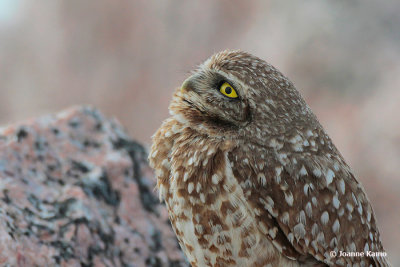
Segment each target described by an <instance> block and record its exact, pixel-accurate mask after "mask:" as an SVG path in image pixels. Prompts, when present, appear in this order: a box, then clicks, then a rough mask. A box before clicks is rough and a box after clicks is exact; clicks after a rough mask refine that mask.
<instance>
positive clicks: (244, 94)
mask: <svg viewBox="0 0 400 267" xmlns="http://www.w3.org/2000/svg"><path fill="white" fill-rule="evenodd" d="M170 111H171V114H172V115H175V117H176V118H177V119H178V120H180V121H181V122H183V123H186V124H187V123H188V124H190V126H191V127H193V128H196V129H197V130H199V131H204V132H205V133H207V135H213V133H215V135H216V136H221V132H222V133H223V134H224V135H225V136H228V135H229V134H230V133H232V136H236V137H237V136H238V134H239V136H240V135H242V136H245V135H247V134H248V133H254V132H263V133H264V134H271V133H276V134H280V133H281V131H282V129H290V128H291V127H292V126H293V125H296V123H297V122H299V123H300V124H303V125H304V122H305V121H310V118H309V115H310V112H309V109H308V106H307V104H306V103H305V102H304V100H303V99H302V98H301V96H300V94H299V93H298V92H297V90H296V89H295V88H294V86H293V84H292V83H291V82H290V81H289V80H288V79H287V78H286V77H284V76H283V75H282V74H281V73H280V72H279V71H278V70H276V69H275V68H274V67H272V66H271V65H269V64H268V63H266V62H265V61H264V60H261V59H259V58H257V57H255V56H253V55H251V54H248V53H245V52H242V51H223V52H220V53H218V54H215V55H213V56H212V57H211V58H209V59H208V60H206V61H205V62H204V63H203V64H202V65H200V67H199V68H198V69H197V70H196V71H194V73H193V75H192V76H190V77H189V78H187V79H186V80H185V81H184V83H183V84H182V86H181V87H180V88H178V89H177V91H176V92H175V95H174V98H173V101H172V103H171V105H170ZM289 114H290V116H289ZM302 118H303V119H302ZM304 118H306V119H304ZM264 137H265V136H264ZM264 137H261V136H260V138H264Z"/></svg>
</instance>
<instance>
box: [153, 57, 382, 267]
mask: <svg viewBox="0 0 400 267" xmlns="http://www.w3.org/2000/svg"><path fill="white" fill-rule="evenodd" d="M169 109H170V114H171V117H170V118H168V119H167V120H166V121H164V123H163V124H162V126H161V127H160V129H159V130H158V131H157V132H156V134H155V135H154V137H153V145H152V148H151V152H150V155H149V160H150V164H151V166H152V167H153V168H154V169H155V172H156V176H157V178H158V189H159V192H160V198H161V199H164V200H165V202H166V205H167V208H168V211H169V215H170V220H171V223H172V226H173V228H174V230H175V233H176V235H177V237H178V240H179V243H180V245H181V247H182V249H183V251H184V252H185V254H186V256H187V258H188V260H189V261H190V263H191V264H192V266H220V267H221V266H326V265H328V266H388V262H387V259H386V258H385V257H384V256H383V252H384V249H383V247H382V244H381V241H380V236H379V231H378V229H377V226H376V222H375V215H374V212H373V210H372V207H371V205H370V203H369V201H368V199H367V197H366V195H365V192H364V190H363V188H362V186H361V184H360V183H359V182H358V181H357V180H356V179H355V177H354V175H353V174H352V172H351V170H350V168H349V167H348V165H347V164H346V163H345V161H344V160H343V158H342V156H341V155H340V153H339V151H338V150H337V149H336V147H335V146H334V145H333V143H332V141H331V140H330V138H329V137H328V135H327V134H326V133H325V131H324V129H323V128H322V126H321V125H320V124H319V122H318V120H317V119H316V117H315V115H314V114H313V113H312V111H311V110H310V108H309V107H308V105H307V104H306V103H305V102H304V100H303V98H302V97H301V96H300V94H299V92H298V91H297V90H296V89H295V87H294V85H293V84H292V83H291V82H290V81H289V80H288V79H287V78H286V77H285V76H283V75H282V74H281V73H280V72H279V71H278V70H277V69H275V68H274V67H272V66H271V65H270V64H268V63H266V62H265V61H263V60H261V59H259V58H257V57H255V56H252V55H250V54H248V53H245V52H241V51H223V52H220V53H217V54H215V55H213V56H212V57H211V58H209V59H208V60H206V61H205V62H204V63H203V64H202V65H200V66H199V68H198V69H197V70H195V71H194V73H193V75H192V76H191V77H189V78H188V79H187V80H186V81H185V82H184V83H183V85H182V87H181V88H178V89H177V90H176V91H175V93H174V96H173V100H172V102H171V105H170V108H169ZM331 251H335V252H337V253H338V254H337V255H338V256H337V257H332V256H331V255H330V252H331ZM340 251H343V252H365V253H366V252H367V251H373V252H380V253H382V254H381V255H379V256H376V257H367V256H365V257H343V256H342V257H340V256H339V253H340Z"/></svg>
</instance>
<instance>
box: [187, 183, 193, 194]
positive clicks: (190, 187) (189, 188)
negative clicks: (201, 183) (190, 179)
mask: <svg viewBox="0 0 400 267" xmlns="http://www.w3.org/2000/svg"><path fill="white" fill-rule="evenodd" d="M193 190H194V184H193V183H189V184H188V192H189V194H191V193H192V192H193Z"/></svg>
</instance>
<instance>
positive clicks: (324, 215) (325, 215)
mask: <svg viewBox="0 0 400 267" xmlns="http://www.w3.org/2000/svg"><path fill="white" fill-rule="evenodd" d="M328 221H329V213H328V212H327V211H324V212H323V213H322V215H321V223H322V224H327V223H328Z"/></svg>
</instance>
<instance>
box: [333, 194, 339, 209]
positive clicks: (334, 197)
mask: <svg viewBox="0 0 400 267" xmlns="http://www.w3.org/2000/svg"><path fill="white" fill-rule="evenodd" d="M332 203H333V206H334V207H335V209H338V208H339V206H340V201H339V199H338V197H337V195H334V196H333V199H332Z"/></svg>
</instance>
